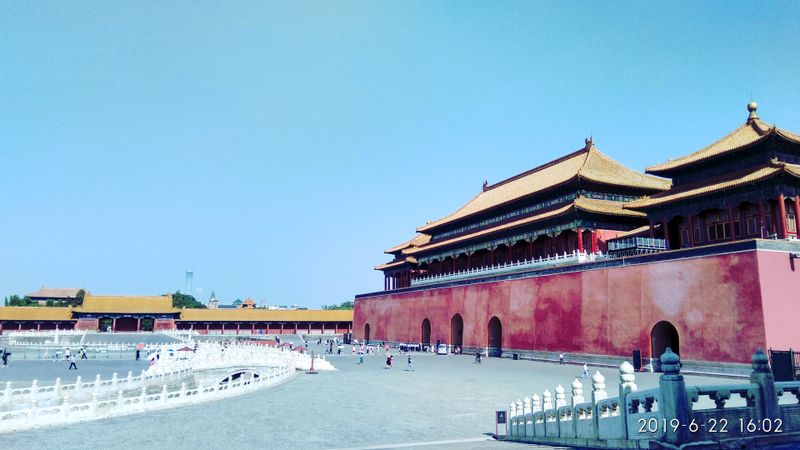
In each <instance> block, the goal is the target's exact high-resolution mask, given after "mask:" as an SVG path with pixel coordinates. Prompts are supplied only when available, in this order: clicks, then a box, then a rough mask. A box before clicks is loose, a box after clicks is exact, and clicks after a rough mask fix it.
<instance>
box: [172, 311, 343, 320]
mask: <svg viewBox="0 0 800 450" xmlns="http://www.w3.org/2000/svg"><path fill="white" fill-rule="evenodd" d="M180 313H181V316H180V319H178V320H180V321H190V322H214V321H230V322H352V321H353V310H352V309H331V310H320V309H292V310H271V309H190V308H186V309H181V310H180Z"/></svg>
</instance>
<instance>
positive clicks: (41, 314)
mask: <svg viewBox="0 0 800 450" xmlns="http://www.w3.org/2000/svg"><path fill="white" fill-rule="evenodd" d="M0 320H72V308H57V307H45V306H40V307H35V306H6V307H2V308H0Z"/></svg>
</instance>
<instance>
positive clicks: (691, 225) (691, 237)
mask: <svg viewBox="0 0 800 450" xmlns="http://www.w3.org/2000/svg"><path fill="white" fill-rule="evenodd" d="M692 216H694V214H692V213H689V219H688V222H689V247H694V222H693V221H692Z"/></svg>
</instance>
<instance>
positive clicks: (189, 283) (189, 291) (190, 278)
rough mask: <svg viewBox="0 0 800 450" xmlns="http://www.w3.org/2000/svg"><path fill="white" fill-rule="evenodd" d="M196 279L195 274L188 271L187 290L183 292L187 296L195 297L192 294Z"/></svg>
mask: <svg viewBox="0 0 800 450" xmlns="http://www.w3.org/2000/svg"><path fill="white" fill-rule="evenodd" d="M193 278H194V272H192V271H191V270H187V271H186V290H185V291H184V292H183V293H184V294H186V295H193V294H192V281H193Z"/></svg>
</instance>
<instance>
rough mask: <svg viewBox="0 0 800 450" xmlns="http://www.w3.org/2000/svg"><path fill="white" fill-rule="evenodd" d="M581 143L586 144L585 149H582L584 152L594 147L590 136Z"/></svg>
mask: <svg viewBox="0 0 800 450" xmlns="http://www.w3.org/2000/svg"><path fill="white" fill-rule="evenodd" d="M583 142H584V143H586V147H584V148H585V149H586V150H589V149H590V148H592V147H593V146H594V142H593V140H592V136H589V137H588V138H586V139H584V140H583Z"/></svg>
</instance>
